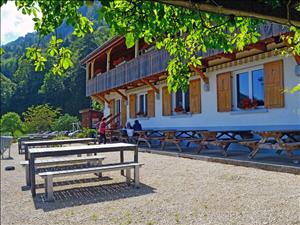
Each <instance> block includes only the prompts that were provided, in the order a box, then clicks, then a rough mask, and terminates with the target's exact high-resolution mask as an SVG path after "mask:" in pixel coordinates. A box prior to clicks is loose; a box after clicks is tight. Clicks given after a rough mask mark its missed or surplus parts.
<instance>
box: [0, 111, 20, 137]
mask: <svg viewBox="0 0 300 225" xmlns="http://www.w3.org/2000/svg"><path fill="white" fill-rule="evenodd" d="M22 126H23V122H22V120H21V118H20V116H19V115H18V114H17V113H15V112H8V113H6V114H4V115H3V116H2V117H1V120H0V127H1V134H9V135H12V136H15V135H17V134H18V135H19V134H20V132H21V130H22ZM17 131H19V132H17Z"/></svg>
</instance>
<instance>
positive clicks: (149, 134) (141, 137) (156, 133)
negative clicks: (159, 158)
mask: <svg viewBox="0 0 300 225" xmlns="http://www.w3.org/2000/svg"><path fill="white" fill-rule="evenodd" d="M135 132H136V133H137V134H138V139H137V145H139V143H140V142H145V143H146V144H147V145H148V147H149V148H151V140H159V141H160V142H161V140H162V139H164V138H165V136H164V134H163V133H162V132H161V130H140V131H135Z"/></svg>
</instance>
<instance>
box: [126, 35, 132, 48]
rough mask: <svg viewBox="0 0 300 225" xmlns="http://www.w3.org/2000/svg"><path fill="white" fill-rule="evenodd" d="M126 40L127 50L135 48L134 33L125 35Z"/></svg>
mask: <svg viewBox="0 0 300 225" xmlns="http://www.w3.org/2000/svg"><path fill="white" fill-rule="evenodd" d="M125 38H126V41H125V43H126V47H127V48H131V47H133V46H134V36H133V33H132V32H130V33H127V34H126V35H125Z"/></svg>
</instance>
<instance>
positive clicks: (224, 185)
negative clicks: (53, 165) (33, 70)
mask: <svg viewBox="0 0 300 225" xmlns="http://www.w3.org/2000/svg"><path fill="white" fill-rule="evenodd" d="M105 156H106V157H107V158H106V159H105V162H111V161H115V160H118V154H112V153H110V154H105ZM12 157H13V160H1V224H2V225H8V224H15V225H16V224H20V225H21V224H24V225H25V224H26V225H31V224H45V225H46V224H47V225H50V224H80V225H88V224H105V225H110V224H112V225H113V224H118V225H129V224H145V225H150V224H152V225H154V224H170V225H173V224H185V225H187V224H197V225H201V224H205V225H206V224H211V225H218V224H226V225H227V224H228V225H234V224H236V225H240V224H245V225H256V224H257V225H266V224H270V225H289V224H290V225H296V224H299V225H300V176H299V175H293V174H286V173H278V172H269V171H263V170H259V169H254V168H245V167H237V166H231V165H223V164H218V163H212V162H204V161H198V160H191V159H185V158H176V157H170V156H162V155H156V154H150V153H140V154H139V158H140V162H142V163H144V164H145V165H144V166H143V167H142V168H141V172H140V174H141V177H140V180H141V183H142V185H141V188H140V189H134V188H133V187H128V186H127V185H126V184H125V178H124V177H122V176H120V173H119V172H111V173H105V174H104V177H103V178H101V179H98V178H96V177H95V176H93V175H92V174H91V175H83V176H76V177H65V178H60V179H55V180H54V182H56V183H59V186H55V187H54V191H55V198H56V201H55V202H53V203H49V202H44V200H43V199H44V198H43V193H44V188H43V187H42V184H43V181H42V180H41V179H39V178H38V179H37V182H38V183H39V184H40V185H39V186H40V187H39V188H38V189H37V193H38V195H37V197H36V198H35V199H34V200H33V199H32V197H31V194H30V191H29V190H28V189H26V187H25V186H24V184H25V177H24V171H23V170H22V168H21V166H20V165H19V162H20V161H21V160H22V159H23V158H24V156H23V155H21V156H20V155H18V154H17V146H16V144H14V145H13V148H12ZM127 157H128V158H130V159H131V157H132V155H130V154H128V155H126V158H127ZM7 165H13V166H15V167H16V169H15V170H14V171H5V170H4V167H5V166H7ZM66 180H75V181H70V182H66Z"/></svg>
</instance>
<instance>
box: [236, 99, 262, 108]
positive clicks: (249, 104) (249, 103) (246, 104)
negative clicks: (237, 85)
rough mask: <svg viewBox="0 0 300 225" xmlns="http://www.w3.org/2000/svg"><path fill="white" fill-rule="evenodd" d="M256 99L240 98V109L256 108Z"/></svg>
mask: <svg viewBox="0 0 300 225" xmlns="http://www.w3.org/2000/svg"><path fill="white" fill-rule="evenodd" d="M257 105H258V101H257V100H255V99H253V100H252V99H250V98H245V99H243V100H242V104H241V107H240V108H241V109H243V110H253V109H256V107H257Z"/></svg>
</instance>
